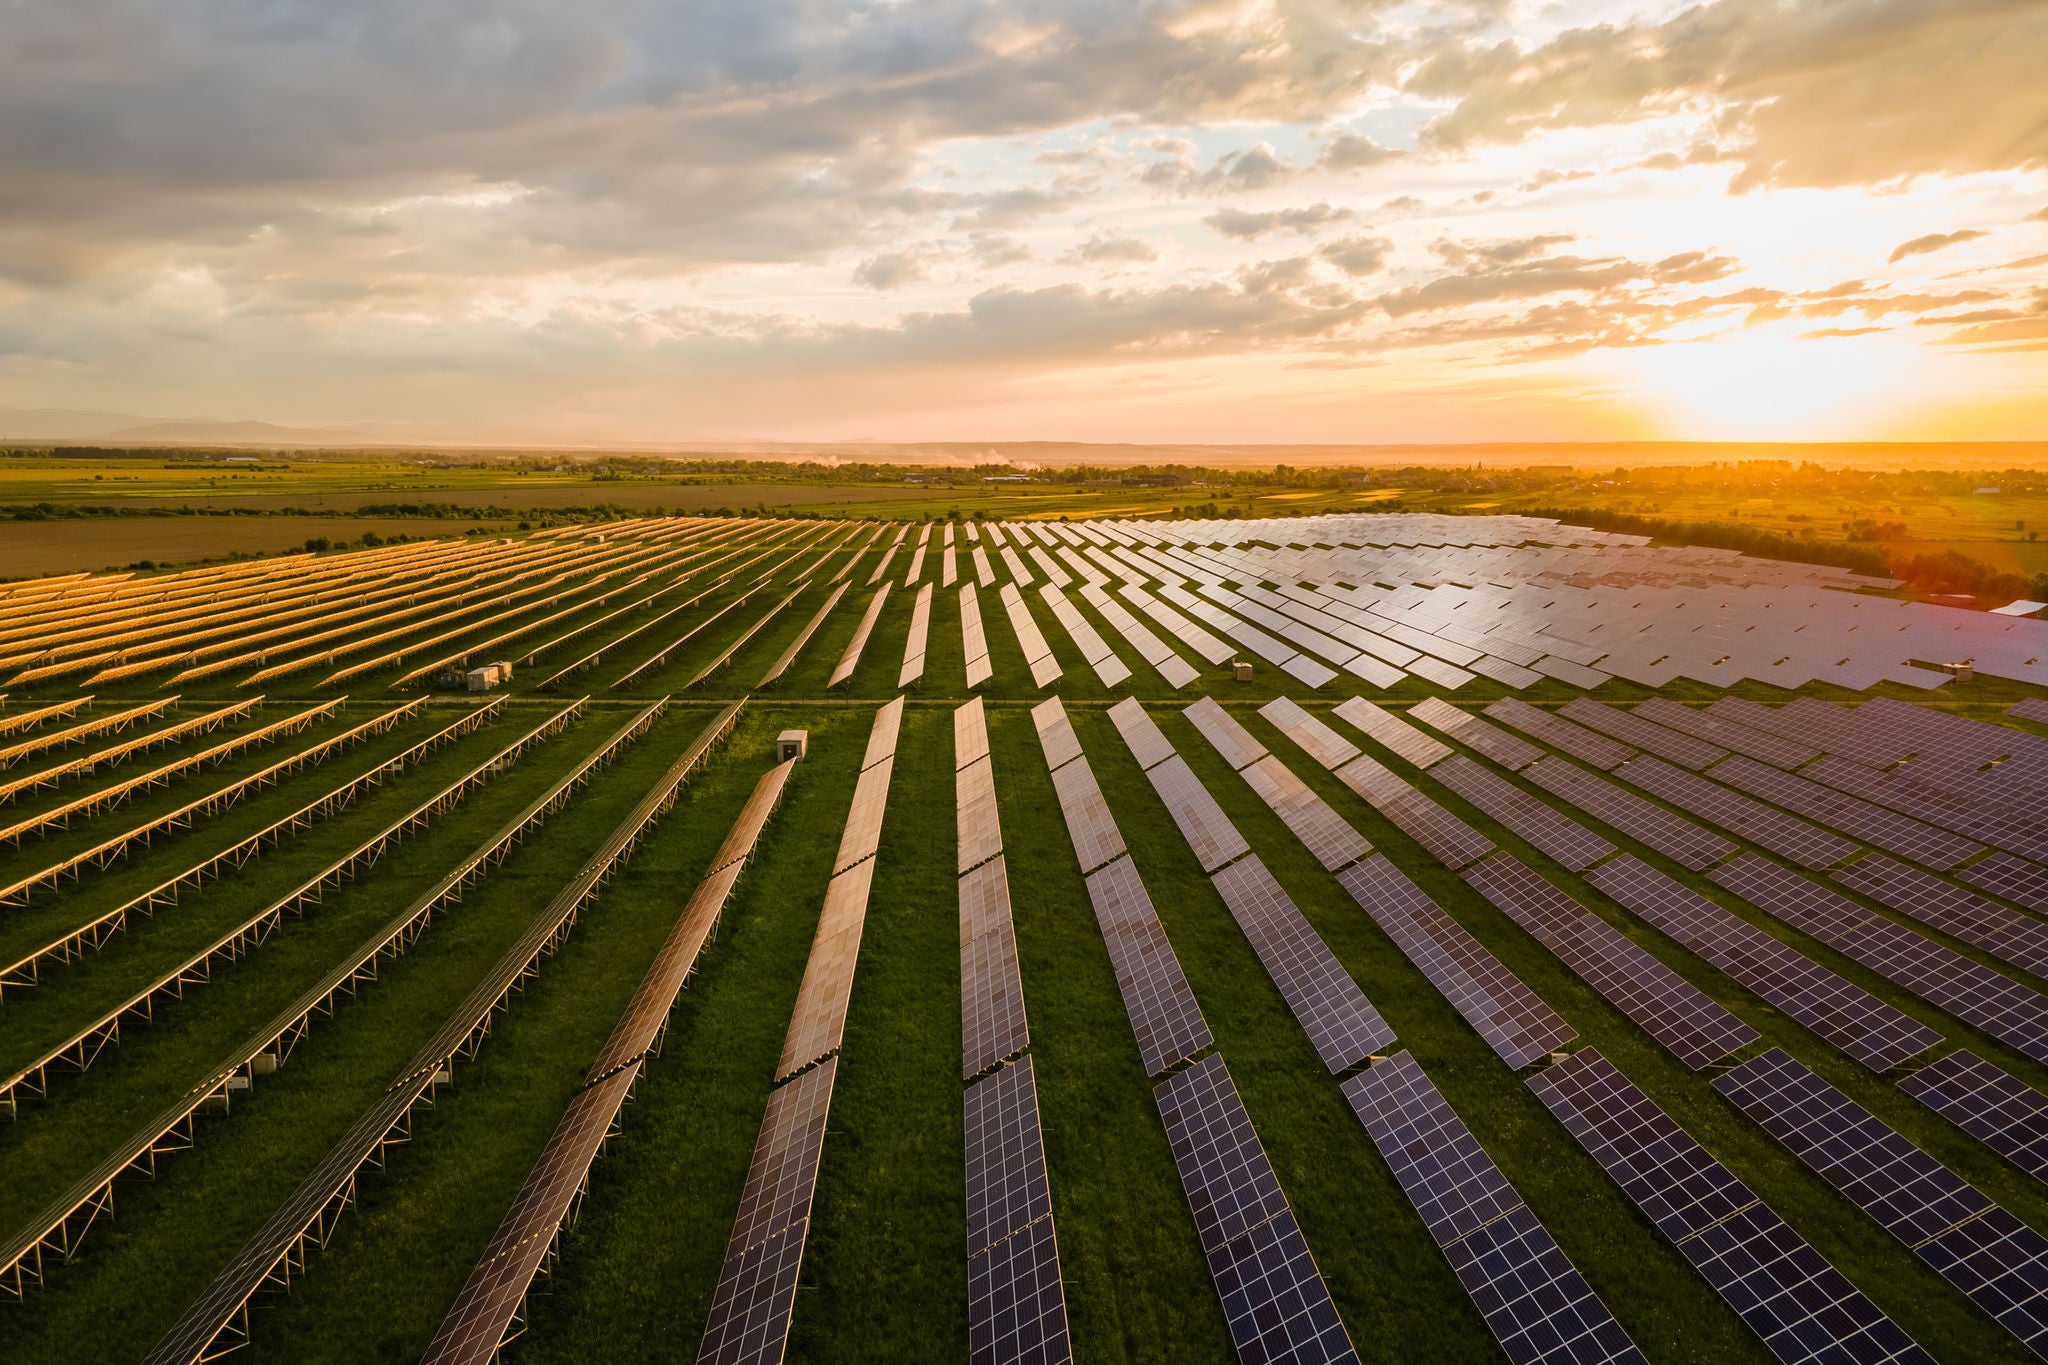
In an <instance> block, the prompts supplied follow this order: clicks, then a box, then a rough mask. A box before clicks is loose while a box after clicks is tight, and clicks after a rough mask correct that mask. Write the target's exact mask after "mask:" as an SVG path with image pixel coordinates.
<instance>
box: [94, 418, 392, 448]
mask: <svg viewBox="0 0 2048 1365" xmlns="http://www.w3.org/2000/svg"><path fill="white" fill-rule="evenodd" d="M98 439H100V440H103V441H115V442H119V443H120V444H122V445H141V444H146V443H163V444H168V445H206V446H245V445H246V446H332V445H365V444H369V443H374V442H378V441H379V440H380V438H379V437H378V436H376V435H375V434H373V433H371V432H368V431H363V430H351V429H349V428H346V427H287V426H281V425H279V424H278V423H276V422H210V421H207V420H205V419H203V418H196V419H184V420H172V421H167V422H143V423H140V424H139V425H136V426H128V427H121V428H118V429H116V430H114V431H109V432H105V433H102V434H101V435H100V436H99V438H98Z"/></svg>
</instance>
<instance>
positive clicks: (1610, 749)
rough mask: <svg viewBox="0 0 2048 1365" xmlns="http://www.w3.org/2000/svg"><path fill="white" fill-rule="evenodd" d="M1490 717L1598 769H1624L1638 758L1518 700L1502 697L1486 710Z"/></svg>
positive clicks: (1620, 746)
mask: <svg viewBox="0 0 2048 1365" xmlns="http://www.w3.org/2000/svg"><path fill="white" fill-rule="evenodd" d="M1486 714H1487V715H1489V716H1491V717H1493V719H1495V720H1497V721H1499V722H1500V723H1501V724H1503V725H1506V726H1510V727H1512V728H1514V729H1516V730H1520V731H1521V732H1522V733H1523V734H1525V735H1528V736H1529V737H1530V738H1532V739H1540V740H1542V741H1543V742H1544V743H1545V744H1548V745H1549V746H1550V747H1551V748H1553V749H1556V750H1558V751H1559V752H1560V753H1567V754H1570V755H1571V756H1572V757H1573V758H1576V759H1579V760H1580V761H1582V762H1585V763H1590V764H1592V765H1593V766H1594V767H1596V768H1617V767H1620V766H1621V765H1622V764H1623V763H1625V762H1627V761H1628V760H1629V758H1631V757H1632V756H1633V755H1634V750H1632V749H1630V748H1629V747H1628V746H1627V745H1626V744H1622V743H1619V742H1617V741H1615V740H1612V739H1609V738H1608V737H1607V736H1606V735H1603V734H1598V733H1596V732H1594V731H1592V730H1588V729H1586V728H1585V727H1583V726H1580V725H1574V724H1573V723H1572V722H1570V721H1568V720H1564V719H1561V718H1559V717H1558V716H1555V715H1552V714H1551V713H1550V712H1548V711H1545V710H1543V709H1541V708H1540V707H1535V706H1531V705H1529V703H1527V702H1525V701H1522V700H1520V699H1519V698H1516V697H1502V698H1501V699H1500V700H1499V701H1497V702H1494V703H1493V704H1492V705H1491V706H1489V707H1487V708H1486Z"/></svg>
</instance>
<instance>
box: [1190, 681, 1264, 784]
mask: <svg viewBox="0 0 2048 1365" xmlns="http://www.w3.org/2000/svg"><path fill="white" fill-rule="evenodd" d="M1181 714H1182V715H1184V716H1186V717H1187V718H1188V719H1189V720H1190V721H1192V722H1193V723H1194V727H1195V728H1196V729H1197V730H1200V731H1201V732H1202V738H1204V739H1206V740H1208V741H1209V743H1211V744H1213V745H1215V746H1216V752H1217V753H1219V754H1221V755H1223V761H1224V762H1225V763H1228V764H1229V765H1230V766H1231V767H1233V768H1243V767H1244V766H1245V765H1246V764H1248V763H1256V762H1257V761H1258V760H1259V759H1260V758H1261V757H1263V756H1264V755H1265V753H1266V746H1265V745H1263V744H1261V743H1259V741H1258V740H1257V739H1256V738H1255V737H1254V736H1253V735H1252V732H1251V731H1249V730H1247V729H1245V728H1244V726H1243V725H1241V724H1240V723H1239V722H1238V719H1237V717H1235V716H1233V715H1231V714H1230V713H1229V712H1228V711H1226V710H1224V709H1223V708H1222V707H1221V706H1219V705H1218V704H1217V702H1216V699H1215V698H1214V697H1203V698H1202V699H1201V700H1200V701H1198V702H1196V703H1194V705H1192V706H1189V707H1187V708H1186V709H1184V710H1183V711H1182V712H1181Z"/></svg>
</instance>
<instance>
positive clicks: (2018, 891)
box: [1956, 853, 2048, 913]
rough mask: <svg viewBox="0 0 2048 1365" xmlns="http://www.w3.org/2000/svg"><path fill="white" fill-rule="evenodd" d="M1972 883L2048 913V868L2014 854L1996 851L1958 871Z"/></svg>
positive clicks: (1994, 893)
mask: <svg viewBox="0 0 2048 1365" xmlns="http://www.w3.org/2000/svg"><path fill="white" fill-rule="evenodd" d="M1956 875H1957V876H1958V877H1961V878H1962V879H1963V880H1964V881H1966V882H1968V883H1969V884H1970V885H1972V886H1977V887H1982V888H1983V889H1984V890H1986V891H1989V892H1990V893H1991V894H1992V895H1994V896H2003V897H2005V898H2006V899H2007V900H2009V901H2012V902H2013V903H2014V904H2016V905H2024V906H2026V907H2027V908H2028V909H2029V910H2039V911H2042V912H2044V913H2048V867H2044V866H2042V865H2041V864H2040V863H2033V862H2028V861H2027V860H2026V859H2025V858H2017V857H2014V856H2013V855H2012V854H2010V853H1994V854H1992V855H1991V856H1990V857H1988V858H1986V859H1984V860H1983V861H1982V862H1977V863H1972V864H1970V865H1969V866H1968V867H1966V868H1964V869H1962V870H1961V871H1960V872H1958V873H1956Z"/></svg>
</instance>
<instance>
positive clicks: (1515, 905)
mask: <svg viewBox="0 0 2048 1365" xmlns="http://www.w3.org/2000/svg"><path fill="white" fill-rule="evenodd" d="M1461 875H1462V876H1463V877H1464V878H1465V880H1466V882H1467V883H1469V884H1470V885H1471V886H1472V887H1473V888H1474V889H1475V890H1477V891H1478V892H1479V893H1480V894H1481V895H1483V896H1485V897H1486V898H1487V899H1488V900H1490V901H1492V902H1493V904H1494V905H1495V906H1496V907H1498V908H1499V909H1500V911H1501V913H1503V914H1505V915H1506V916H1507V917H1508V918H1509V919H1512V920H1513V921H1515V923H1517V924H1519V925H1521V926H1522V928H1524V929H1526V930H1527V931H1528V932H1529V933H1530V935H1531V936H1533V937H1534V938H1535V939H1536V941H1537V942H1539V943H1541V944H1542V945H1543V946H1544V947H1546V948H1548V949H1550V951H1551V952H1553V953H1555V954H1556V955H1557V957H1558V960H1559V961H1561V962H1563V963H1564V965H1565V966H1567V967H1569V968H1571V969H1572V971H1574V972H1576V973H1577V974H1578V975H1579V976H1580V977H1581V978H1582V979H1583V980H1584V981H1585V982H1586V983H1587V984H1588V985H1590V986H1591V987H1592V988H1593V989H1594V990H1596V991H1599V992H1600V994H1602V995H1604V996H1606V997H1607V999H1608V1001H1609V1003H1611V1004H1612V1005H1613V1006H1614V1007H1615V1008H1616V1009H1618V1010H1620V1011H1621V1012H1622V1013H1623V1014H1625V1015H1627V1016H1628V1017H1629V1019H1630V1020H1631V1021H1633V1022H1634V1023H1635V1024H1636V1025H1637V1026H1638V1027H1640V1028H1641V1029H1642V1030H1643V1031H1644V1032H1646V1033H1648V1034H1649V1035H1650V1036H1651V1037H1652V1038H1655V1039H1656V1040H1657V1042H1658V1043H1660V1044H1661V1045H1663V1047H1664V1049H1665V1050H1666V1051H1668V1052H1670V1053H1671V1054H1672V1055H1673V1056H1674V1057H1677V1058H1678V1059H1679V1060H1680V1061H1681V1062H1684V1063H1685V1064H1686V1065H1687V1066H1689V1067H1691V1068H1692V1069H1693V1070H1695V1071H1697V1070H1699V1069H1700V1068H1701V1067H1703V1066H1706V1065H1707V1064H1708V1063H1710V1062H1717V1061H1719V1060H1721V1058H1723V1057H1725V1056H1727V1055H1728V1054H1729V1053H1731V1052H1734V1051H1736V1050H1738V1049H1740V1048H1744V1047H1747V1046H1748V1045H1749V1044H1751V1043H1753V1042H1755V1041H1756V1039H1757V1036H1758V1035H1757V1031H1756V1030H1755V1029H1753V1028H1751V1027H1750V1026H1749V1025H1748V1024H1745V1023H1743V1022H1742V1021H1741V1020H1740V1019H1737V1018H1736V1017H1735V1016H1734V1015H1732V1014H1730V1013H1729V1012H1728V1011H1727V1010H1725V1009H1723V1008H1722V1007H1721V1006H1720V1005H1719V1004H1718V1003H1717V1002H1715V1000H1714V999H1713V998H1712V997H1711V996H1709V995H1708V994H1707V993H1706V992H1705V991H1702V990H1701V989H1700V988H1699V987H1697V986H1695V985H1693V984H1692V983H1691V982H1690V981H1687V980H1686V979H1685V978H1684V977H1682V976H1680V975H1679V974H1678V973H1677V972H1675V971H1673V970H1672V969H1671V968H1669V967H1667V966H1665V965H1664V963H1662V962H1660V961H1659V960H1658V959H1657V958H1656V957H1654V956H1653V955H1652V954H1651V953H1650V952H1649V950H1647V949H1645V948H1644V947H1643V946H1642V945H1641V944H1638V943H1636V942H1635V941H1634V940H1632V939H1630V938H1629V937H1628V936H1627V935H1625V934H1623V933H1622V932H1621V931H1620V930H1618V929H1616V928H1615V927H1614V926H1613V925H1611V924H1609V923H1608V922H1607V921H1606V920H1604V919H1601V918H1600V917H1599V916H1598V915H1596V914H1594V913H1593V912H1592V911H1590V910H1588V909H1587V908H1586V907H1585V906H1583V905H1581V904H1579V902H1578V901H1576V900H1574V899H1572V897H1570V896H1569V895H1567V894H1565V892H1564V891H1563V889H1561V888H1560V887H1558V886H1556V885H1555V884H1553V883H1552V882H1550V881H1548V880H1547V879H1545V878H1544V877H1542V876H1540V875H1538V874H1537V873H1536V872H1535V871H1534V870H1532V869H1531V868H1529V867H1528V866H1526V865H1525V864H1523V863H1522V862H1520V861H1519V860H1518V859H1516V858H1515V857H1514V855H1512V854H1509V853H1496V854H1494V855H1493V856H1492V857H1490V858H1485V859H1482V860H1481V861H1479V862H1476V863H1474V864H1473V865H1472V866H1470V867H1468V868H1466V869H1465V871H1464V872H1463V873H1462V874H1461Z"/></svg>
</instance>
